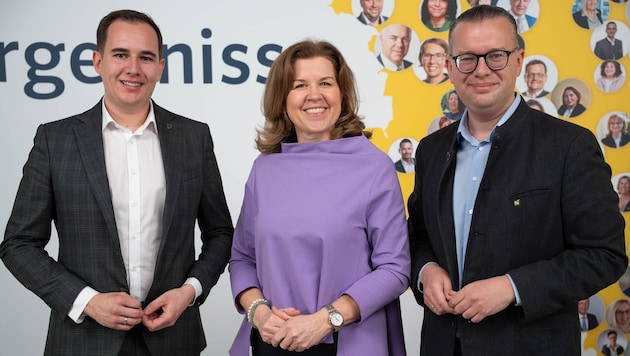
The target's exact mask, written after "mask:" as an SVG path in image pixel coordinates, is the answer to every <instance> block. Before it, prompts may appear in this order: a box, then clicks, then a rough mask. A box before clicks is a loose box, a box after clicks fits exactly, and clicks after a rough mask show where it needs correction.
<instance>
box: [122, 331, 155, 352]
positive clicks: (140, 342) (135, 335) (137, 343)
mask: <svg viewBox="0 0 630 356" xmlns="http://www.w3.org/2000/svg"><path fill="white" fill-rule="evenodd" d="M118 356H151V352H150V351H149V349H148V348H147V343H146V342H145V341H144V337H143V336H142V324H140V325H136V326H135V327H134V328H133V329H131V330H129V331H127V334H126V335H125V341H124V342H123V345H122V347H121V348H120V352H119V353H118Z"/></svg>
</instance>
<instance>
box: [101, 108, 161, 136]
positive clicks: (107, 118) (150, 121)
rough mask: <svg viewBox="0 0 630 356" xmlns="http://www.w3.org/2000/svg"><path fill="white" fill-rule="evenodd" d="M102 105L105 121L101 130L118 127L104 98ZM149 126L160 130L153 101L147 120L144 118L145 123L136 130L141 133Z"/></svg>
mask: <svg viewBox="0 0 630 356" xmlns="http://www.w3.org/2000/svg"><path fill="white" fill-rule="evenodd" d="M101 107H102V110H103V121H102V126H101V130H102V131H105V129H106V128H107V127H109V126H113V127H116V126H117V125H118V124H117V123H116V121H114V119H113V118H112V116H111V115H110V114H109V111H107V108H106V107H105V100H103V102H102V104H101ZM151 124H153V125H151ZM147 128H150V129H151V130H153V131H155V133H157V132H158V131H157V123H156V122H155V112H154V111H153V102H151V105H149V114H148V115H147V118H146V120H144V123H143V124H142V126H140V127H139V128H138V129H137V130H136V132H137V133H139V134H141V133H142V132H143V131H144V130H145V129H147Z"/></svg>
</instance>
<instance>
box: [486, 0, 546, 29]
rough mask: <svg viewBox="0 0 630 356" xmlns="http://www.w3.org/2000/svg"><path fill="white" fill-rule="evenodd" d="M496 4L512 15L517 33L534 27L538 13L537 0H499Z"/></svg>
mask: <svg viewBox="0 0 630 356" xmlns="http://www.w3.org/2000/svg"><path fill="white" fill-rule="evenodd" d="M496 5H497V6H500V7H502V8H504V9H506V10H508V11H509V12H510V14H512V16H514V20H516V27H517V30H518V33H519V34H521V33H524V32H527V31H529V30H530V29H531V28H532V27H534V25H535V24H536V21H537V20H538V15H539V14H540V8H539V7H538V0H499V1H497V3H496Z"/></svg>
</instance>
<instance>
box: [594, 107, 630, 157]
mask: <svg viewBox="0 0 630 356" xmlns="http://www.w3.org/2000/svg"><path fill="white" fill-rule="evenodd" d="M597 137H599V139H600V141H601V142H602V144H604V146H606V147H609V148H620V147H623V146H625V145H627V144H628V143H630V134H628V117H627V116H626V115H625V114H624V113H622V112H619V111H615V112H611V113H608V114H606V115H604V117H603V118H602V119H601V120H599V123H598V124H597Z"/></svg>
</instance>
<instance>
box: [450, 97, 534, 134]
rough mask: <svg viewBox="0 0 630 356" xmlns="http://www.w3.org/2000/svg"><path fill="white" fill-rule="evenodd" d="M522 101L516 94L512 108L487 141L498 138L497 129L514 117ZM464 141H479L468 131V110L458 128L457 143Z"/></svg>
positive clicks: (465, 111) (500, 120)
mask: <svg viewBox="0 0 630 356" xmlns="http://www.w3.org/2000/svg"><path fill="white" fill-rule="evenodd" d="M521 100H522V99H521V96H520V95H518V94H515V97H514V101H512V104H511V105H510V107H509V108H508V109H507V110H506V111H505V113H504V114H503V116H501V119H499V122H497V124H496V125H495V126H494V128H493V129H492V133H490V138H489V139H488V140H486V141H489V142H492V140H493V139H494V138H495V137H496V136H497V127H500V126H502V125H503V124H505V123H506V122H507V121H508V120H509V119H510V118H511V117H512V115H513V114H514V112H515V111H516V109H517V108H518V105H519V104H520V103H521ZM462 139H464V140H466V141H468V142H477V139H475V138H474V137H473V135H472V134H471V133H470V130H469V129H468V110H464V114H463V115H462V119H461V120H460V121H459V127H458V128H457V143H460V142H461V140H462ZM484 142H485V141H484Z"/></svg>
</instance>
